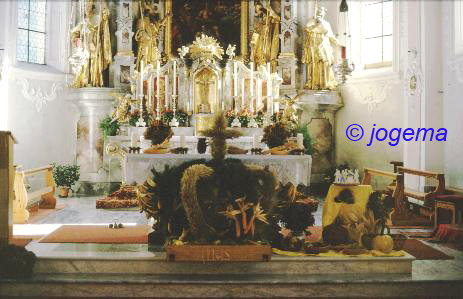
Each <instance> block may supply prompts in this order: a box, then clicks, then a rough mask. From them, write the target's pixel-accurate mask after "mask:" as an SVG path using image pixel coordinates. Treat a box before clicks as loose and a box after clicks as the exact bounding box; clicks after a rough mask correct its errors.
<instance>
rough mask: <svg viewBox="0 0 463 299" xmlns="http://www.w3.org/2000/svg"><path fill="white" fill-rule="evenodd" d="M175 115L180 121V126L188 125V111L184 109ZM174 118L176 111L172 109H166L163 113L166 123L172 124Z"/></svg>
mask: <svg viewBox="0 0 463 299" xmlns="http://www.w3.org/2000/svg"><path fill="white" fill-rule="evenodd" d="M175 117H176V119H177V121H178V126H179V127H187V126H188V121H189V118H188V113H186V112H185V111H183V110H179V111H177V112H176V113H175ZM173 118H174V111H173V110H171V109H168V110H164V111H162V113H161V119H162V120H163V121H164V123H166V124H170V123H171V122H172V119H173Z"/></svg>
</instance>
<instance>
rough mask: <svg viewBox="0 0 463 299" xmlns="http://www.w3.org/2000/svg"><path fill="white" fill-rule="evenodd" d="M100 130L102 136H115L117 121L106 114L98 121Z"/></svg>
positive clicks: (117, 127)
mask: <svg viewBox="0 0 463 299" xmlns="http://www.w3.org/2000/svg"><path fill="white" fill-rule="evenodd" d="M100 130H101V132H102V133H103V136H104V138H106V137H107V136H116V134H117V131H118V130H119V123H118V122H117V120H114V121H113V120H112V118H111V117H109V116H106V117H105V118H103V119H102V120H101V121H100Z"/></svg>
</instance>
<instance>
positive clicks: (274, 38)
mask: <svg viewBox="0 0 463 299" xmlns="http://www.w3.org/2000/svg"><path fill="white" fill-rule="evenodd" d="M256 16H257V17H259V18H260V20H259V21H257V22H256V23H255V24H254V32H253V33H252V36H251V61H253V62H254V63H255V64H256V65H257V66H259V65H265V64H267V62H270V64H271V66H272V70H274V69H275V68H276V66H277V58H278V52H279V45H280V36H279V34H280V29H279V28H280V17H279V16H278V15H277V14H276V13H275V12H274V11H273V9H272V7H271V6H270V1H268V2H267V8H264V7H263V6H262V4H261V3H259V2H258V3H257V4H256Z"/></svg>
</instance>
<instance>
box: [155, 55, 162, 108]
mask: <svg viewBox="0 0 463 299" xmlns="http://www.w3.org/2000/svg"><path fill="white" fill-rule="evenodd" d="M156 66H157V68H156V98H157V100H158V103H157V105H159V76H160V72H161V67H160V65H159V60H158V61H157V64H156ZM156 108H159V106H157V107H156Z"/></svg>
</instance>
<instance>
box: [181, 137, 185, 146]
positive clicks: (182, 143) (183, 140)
mask: <svg viewBox="0 0 463 299" xmlns="http://www.w3.org/2000/svg"><path fill="white" fill-rule="evenodd" d="M180 147H185V135H180Z"/></svg>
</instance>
